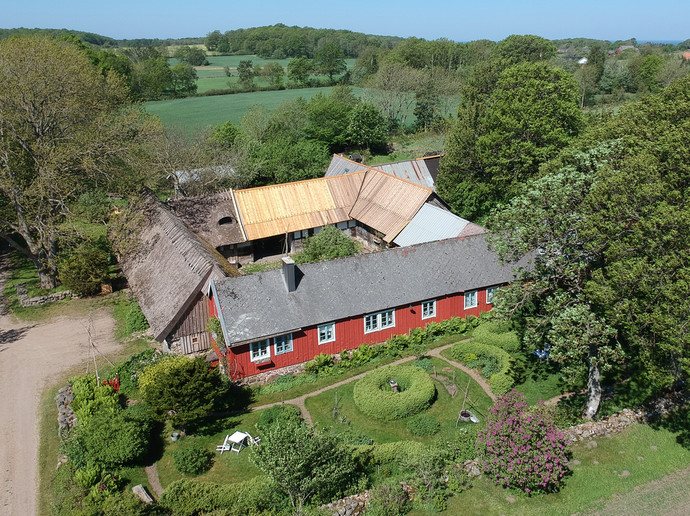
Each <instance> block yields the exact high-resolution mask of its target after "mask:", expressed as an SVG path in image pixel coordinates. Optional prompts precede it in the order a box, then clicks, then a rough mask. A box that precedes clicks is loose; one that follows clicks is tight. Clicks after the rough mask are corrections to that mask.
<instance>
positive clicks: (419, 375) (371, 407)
mask: <svg viewBox="0 0 690 516" xmlns="http://www.w3.org/2000/svg"><path fill="white" fill-rule="evenodd" d="M390 380H395V381H396V382H397V384H398V390H399V392H393V390H392V389H391V387H390V384H389V381H390ZM435 396H436V387H434V382H433V381H432V380H431V378H430V377H429V375H428V374H427V373H426V372H425V371H424V370H422V369H420V368H418V367H411V366H391V367H384V368H381V369H375V370H373V371H371V372H370V373H368V374H367V375H366V376H365V377H364V378H362V379H361V380H359V381H358V382H357V383H356V384H355V387H354V400H355V405H356V406H357V408H358V409H359V410H361V411H362V412H364V413H365V414H367V415H369V416H371V417H374V418H376V419H382V420H393V419H402V418H405V417H408V416H413V415H415V414H418V413H420V412H422V411H424V410H426V409H428V408H429V407H430V406H431V403H432V402H433V400H434V397H435Z"/></svg>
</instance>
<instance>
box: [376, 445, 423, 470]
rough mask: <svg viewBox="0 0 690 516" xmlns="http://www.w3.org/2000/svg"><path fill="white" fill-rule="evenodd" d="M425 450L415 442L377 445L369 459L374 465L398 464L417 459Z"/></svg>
mask: <svg viewBox="0 0 690 516" xmlns="http://www.w3.org/2000/svg"><path fill="white" fill-rule="evenodd" d="M425 450H426V446H424V445H423V444H422V443H419V442H417V441H397V442H394V443H384V444H377V445H375V446H373V448H372V450H371V459H372V461H373V462H374V464H386V463H389V462H398V463H400V462H406V461H408V460H410V459H414V458H415V457H419V456H420V455H421V454H422V453H424V451H425Z"/></svg>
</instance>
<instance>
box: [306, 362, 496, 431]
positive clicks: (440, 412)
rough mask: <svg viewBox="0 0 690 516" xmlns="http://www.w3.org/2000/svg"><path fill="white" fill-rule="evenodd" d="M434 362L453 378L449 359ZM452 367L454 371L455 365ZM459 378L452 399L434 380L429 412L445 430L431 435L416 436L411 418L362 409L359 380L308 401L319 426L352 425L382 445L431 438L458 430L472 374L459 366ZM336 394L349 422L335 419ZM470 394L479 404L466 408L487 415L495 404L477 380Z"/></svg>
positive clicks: (341, 427)
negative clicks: (356, 393) (357, 398)
mask: <svg viewBox="0 0 690 516" xmlns="http://www.w3.org/2000/svg"><path fill="white" fill-rule="evenodd" d="M432 364H434V365H435V366H436V370H437V373H438V374H442V375H445V376H447V377H449V378H451V377H452V374H453V373H452V371H451V372H442V369H443V368H449V365H448V363H447V362H445V361H443V360H438V359H432ZM450 369H451V370H453V368H450ZM455 380H456V384H457V385H458V386H459V387H460V391H459V392H458V394H457V395H456V396H455V398H451V396H450V394H449V393H448V391H447V390H446V388H445V387H444V386H443V385H442V384H441V383H440V382H438V381H436V380H434V384H435V385H436V392H437V397H436V400H435V401H434V403H433V405H432V406H431V408H430V409H429V410H428V411H427V414H429V415H432V416H434V417H436V418H437V419H438V421H439V422H440V423H441V432H440V433H439V434H437V435H436V436H433V437H431V438H429V437H415V436H413V435H412V434H411V433H410V431H409V430H408V429H407V428H406V426H405V425H406V423H407V419H402V420H398V421H377V420H375V419H373V418H371V417H370V416H367V415H365V414H364V413H362V412H360V410H359V409H358V408H357V407H356V406H355V403H354V399H353V389H354V385H355V382H351V383H348V384H347V385H343V386H341V387H338V388H336V389H331V390H329V391H326V392H324V393H322V394H319V395H317V396H314V397H312V398H307V400H306V403H305V404H306V407H307V410H309V413H310V414H311V416H312V418H313V420H314V425H315V426H316V427H317V428H322V427H333V428H334V429H336V430H338V429H343V430H344V429H345V428H346V427H348V426H349V427H350V428H352V429H353V430H356V431H358V432H361V433H363V434H365V435H367V436H369V437H370V438H371V439H373V440H374V442H375V443H378V444H381V443H386V442H395V441H402V440H415V441H428V440H430V439H432V440H433V439H436V438H437V437H450V436H452V435H453V434H454V433H455V431H456V428H455V422H456V420H457V418H458V413H459V412H460V410H461V409H462V403H463V397H464V394H463V393H464V390H465V388H466V387H467V384H468V380H469V377H468V376H467V375H466V374H465V373H463V372H462V371H460V370H458V369H455ZM336 393H337V396H338V407H339V409H340V414H341V416H342V415H344V416H346V418H347V420H346V423H340V422H337V421H335V420H334V419H333V416H332V414H333V406H334V404H335V396H336ZM469 397H470V399H471V400H472V401H473V402H474V403H475V406H470V405H469V404H467V405H466V407H467V408H470V409H471V410H474V411H475V413H482V414H486V411H487V410H488V408H489V407H490V406H491V399H490V398H489V397H488V396H487V395H486V394H485V393H484V391H483V390H482V388H481V387H480V386H479V385H477V384H476V383H475V382H474V381H471V382H470V388H469ZM462 426H464V424H463V423H461V424H460V425H459V426H458V428H461V427H462Z"/></svg>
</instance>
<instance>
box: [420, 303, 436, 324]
mask: <svg viewBox="0 0 690 516" xmlns="http://www.w3.org/2000/svg"><path fill="white" fill-rule="evenodd" d="M434 317H436V300H435V299H431V300H429V301H422V319H432V318H434Z"/></svg>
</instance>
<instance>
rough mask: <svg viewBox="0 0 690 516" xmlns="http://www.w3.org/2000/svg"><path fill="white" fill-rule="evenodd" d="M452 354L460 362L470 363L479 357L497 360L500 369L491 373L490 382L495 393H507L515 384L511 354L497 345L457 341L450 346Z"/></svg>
mask: <svg viewBox="0 0 690 516" xmlns="http://www.w3.org/2000/svg"><path fill="white" fill-rule="evenodd" d="M450 355H451V356H452V357H453V358H454V359H455V360H457V361H458V362H462V363H468V362H471V361H473V360H476V359H477V358H488V359H489V360H491V359H493V360H497V361H498V363H499V364H500V371H499V372H497V373H495V374H493V375H491V378H490V379H489V384H490V385H491V390H492V391H493V392H494V394H505V393H506V392H508V391H509V390H510V389H511V387H512V386H513V378H512V376H511V375H510V355H509V354H508V353H507V352H505V351H503V350H502V349H501V348H498V347H496V346H489V345H487V344H482V343H480V342H475V341H471V342H456V343H455V344H453V346H452V347H451V348H450Z"/></svg>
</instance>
